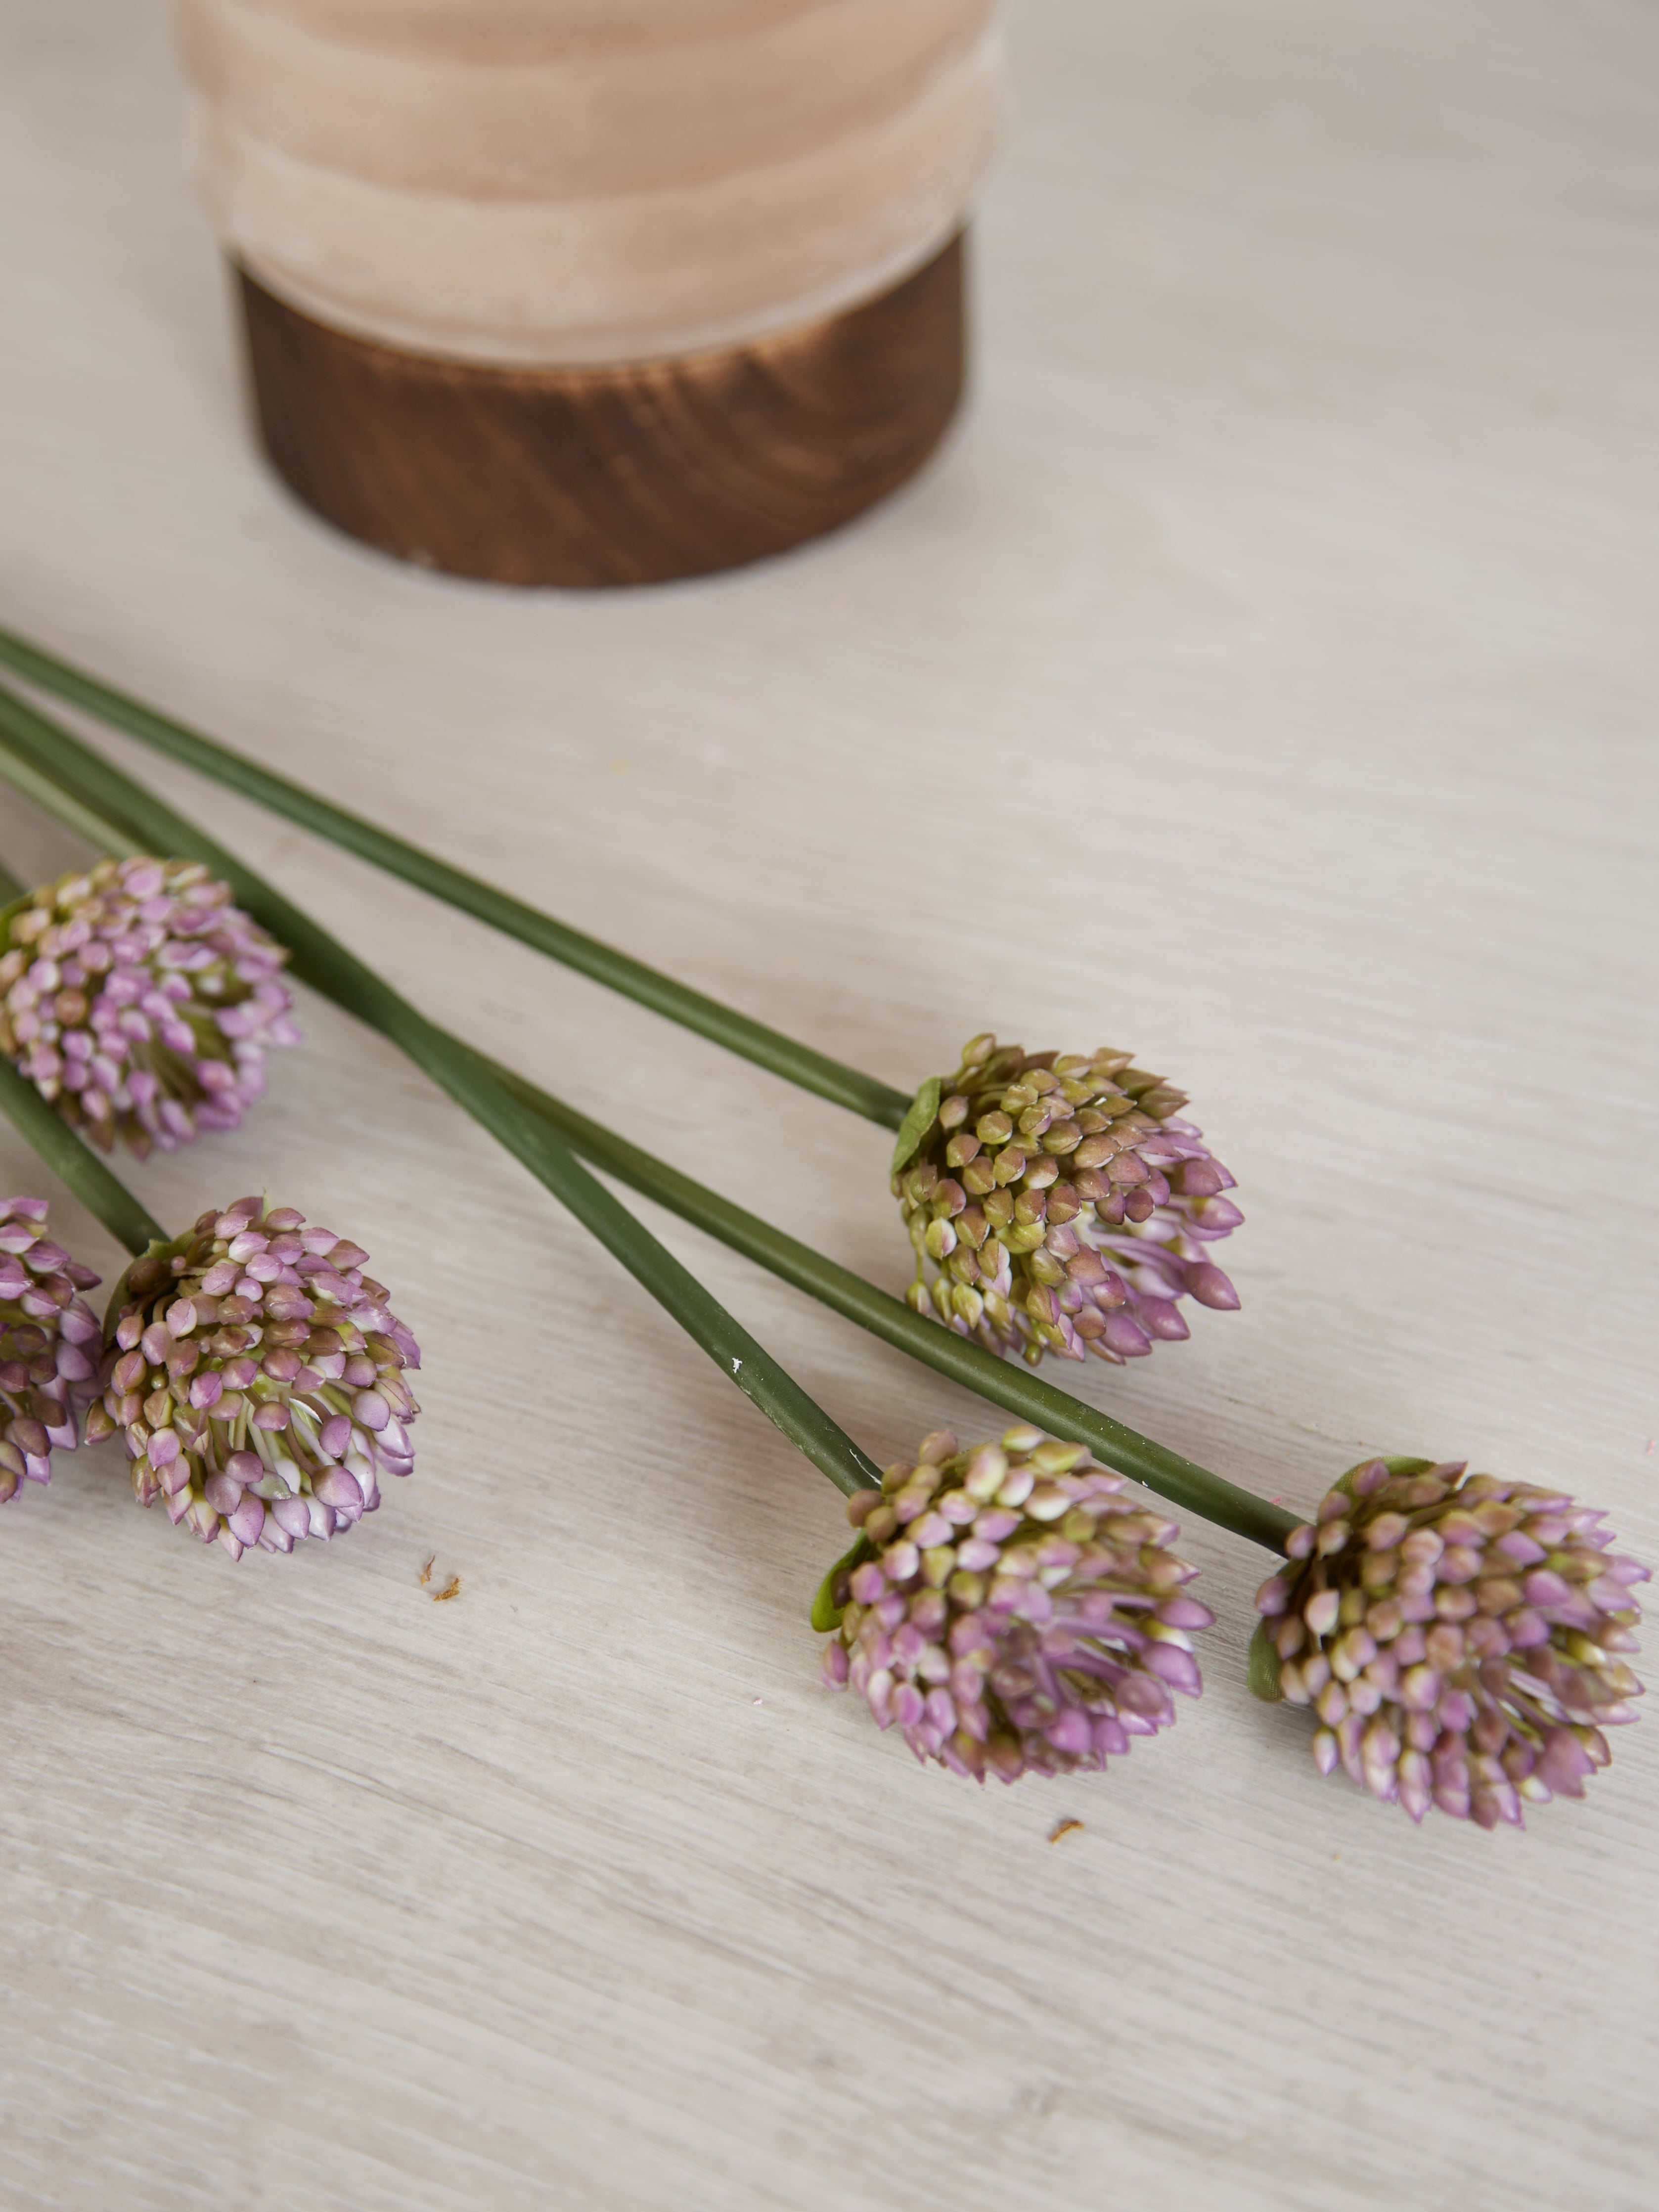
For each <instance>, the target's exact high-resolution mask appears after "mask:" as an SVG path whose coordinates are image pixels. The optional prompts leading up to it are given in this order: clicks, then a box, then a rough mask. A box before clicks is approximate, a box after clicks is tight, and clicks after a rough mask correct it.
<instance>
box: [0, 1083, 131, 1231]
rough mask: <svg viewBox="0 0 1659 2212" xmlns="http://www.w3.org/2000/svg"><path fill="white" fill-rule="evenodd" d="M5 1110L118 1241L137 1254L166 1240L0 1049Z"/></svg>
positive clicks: (1, 1106)
mask: <svg viewBox="0 0 1659 2212" xmlns="http://www.w3.org/2000/svg"><path fill="white" fill-rule="evenodd" d="M0 1110H3V1112H4V1113H5V1115H6V1118H7V1120H8V1121H10V1122H11V1123H12V1124H13V1125H14V1127H15V1128H16V1130H17V1132H18V1133H19V1135H20V1136H21V1137H23V1138H24V1139H26V1140H27V1143H28V1144H30V1145H31V1146H33V1148H34V1150H35V1152H37V1153H39V1155H40V1158H41V1160H42V1161H43V1162H44V1163H45V1164H46V1166H47V1167H49V1168H50V1169H51V1170H52V1173H53V1174H54V1175H55V1176H57V1177H58V1181H59V1182H61V1183H62V1184H63V1185H64V1188H66V1189H68V1190H70V1191H72V1192H73V1193H74V1194H75V1196H76V1198H78V1199H79V1200H80V1201H81V1203H82V1206H85V1207H86V1209H87V1211H88V1213H90V1214H92V1215H93V1216H94V1218H95V1219H97V1220H99V1221H101V1222H102V1223H103V1225H104V1226H105V1228H106V1229H107V1230H108V1231H109V1233H110V1235H111V1236H112V1237H113V1238H114V1239H115V1241H116V1243H118V1244H120V1245H123V1246H125V1249H126V1250H128V1251H129V1252H131V1253H133V1254H135V1255H137V1254H140V1253H143V1252H147V1251H148V1250H149V1248H150V1245H151V1244H152V1243H166V1242H167V1231H166V1230H165V1229H163V1228H162V1226H161V1223H160V1222H159V1221H157V1220H155V1219H154V1218H153V1217H152V1216H151V1215H149V1213H147V1212H145V1211H144V1209H143V1206H140V1205H139V1203H138V1201H137V1199H136V1198H135V1197H134V1196H133V1195H132V1193H131V1191H130V1190H129V1189H128V1188H126V1185H125V1183H123V1182H120V1181H119V1180H118V1178H117V1177H116V1176H113V1175H112V1174H111V1173H110V1171H109V1170H108V1169H107V1168H106V1166H105V1165H104V1163H103V1162H102V1160H100V1158H99V1157H98V1155H97V1153H96V1152H90V1151H88V1148H87V1146H85V1145H83V1144H82V1141H81V1139H79V1137H77V1136H76V1133H75V1132H74V1130H73V1129H71V1128H70V1127H68V1126H67V1124H66V1123H64V1121H61V1120H60V1119H59V1118H58V1115H57V1114H56V1113H55V1112H54V1111H53V1109H52V1108H51V1107H50V1106H49V1105H48V1104H47V1103H46V1100H45V1099H44V1098H43V1097H41V1096H40V1092H39V1091H37V1090H36V1089H35V1087H34V1085H33V1084H32V1083H29V1082H27V1081H26V1080H25V1079H24V1078H23V1077H22V1076H21V1075H20V1074H19V1073H17V1070H16V1069H15V1067H14V1066H12V1064H11V1062H10V1060H8V1059H7V1058H6V1056H5V1054H3V1053H0Z"/></svg>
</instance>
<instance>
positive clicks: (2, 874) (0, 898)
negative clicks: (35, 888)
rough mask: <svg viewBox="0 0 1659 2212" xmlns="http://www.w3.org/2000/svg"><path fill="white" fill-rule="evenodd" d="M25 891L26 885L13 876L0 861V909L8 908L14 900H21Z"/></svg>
mask: <svg viewBox="0 0 1659 2212" xmlns="http://www.w3.org/2000/svg"><path fill="white" fill-rule="evenodd" d="M27 890H28V885H27V884H26V883H24V882H23V881H22V880H21V878H20V877H17V876H15V875H13V873H12V872H11V870H10V869H9V867H8V866H6V864H5V862H4V861H3V860H0V907H4V906H9V905H10V904H11V902H12V901H13V900H14V899H20V898H22V897H23V896H25V895H26V894H27Z"/></svg>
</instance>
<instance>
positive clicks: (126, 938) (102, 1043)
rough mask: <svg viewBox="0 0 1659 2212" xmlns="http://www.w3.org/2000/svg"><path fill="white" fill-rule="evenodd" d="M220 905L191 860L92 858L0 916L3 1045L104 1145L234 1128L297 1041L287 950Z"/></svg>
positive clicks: (168, 1145)
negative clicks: (268, 1056)
mask: <svg viewBox="0 0 1659 2212" xmlns="http://www.w3.org/2000/svg"><path fill="white" fill-rule="evenodd" d="M230 900H231V891H230V886H229V885H228V884H221V883H216V882H214V881H213V879H212V878H210V876H209V874H208V872H207V870H206V869H205V868H204V867H203V866H200V865H199V864H198V863H197V862H196V861H194V860H100V862H99V864H98V866H96V867H95V868H93V869H91V870H90V871H88V872H87V873H85V874H82V875H68V876H60V877H59V878H58V881H57V882H56V883H55V884H47V885H46V887H45V889H44V890H38V891H36V892H35V893H34V895H33V897H32V898H30V899H28V900H27V902H24V903H23V904H22V905H21V906H19V907H16V908H13V909H12V910H11V913H10V915H9V922H7V923H6V924H3V925H0V1050H3V1051H4V1052H6V1053H8V1054H10V1056H11V1057H12V1059H13V1060H15V1062H16V1064H17V1066H18V1068H19V1069H20V1070H21V1073H23V1074H24V1075H26V1076H27V1078H28V1079H29V1080H30V1081H31V1082H32V1083H33V1085H34V1086H35V1088H36V1089H37V1090H38V1091H40V1095H41V1097H43V1098H47V1099H50V1100H51V1101H52V1103H54V1104H55V1105H56V1106H57V1108H58V1112H59V1113H60V1114H61V1115H63V1116H64V1120H65V1121H68V1122H69V1123H70V1125H71V1127H74V1128H76V1129H78V1130H80V1131H81V1132H82V1134H83V1135H85V1136H87V1137H88V1138H90V1139H91V1140H92V1142H93V1143H94V1144H95V1145H97V1146H99V1147H100V1150H102V1151H104V1152H108V1151H109V1149H110V1147H111V1146H112V1143H113V1142H114V1140H115V1139H116V1137H118V1136H119V1137H120V1138H122V1139H124V1140H125V1143H126V1144H127V1146H129V1147H130V1148H131V1150H132V1151H133V1152H136V1153H137V1155H138V1157H139V1158H141V1159H142V1158H143V1157H144V1156H145V1154H146V1153H147V1152H149V1149H150V1146H152V1145H159V1146H161V1148H162V1150H163V1151H165V1152H171V1151H173V1148H174V1147H175V1146H179V1145H180V1144H187V1143H188V1142H189V1141H190V1139H191V1138H192V1137H194V1136H196V1135H197V1133H198V1132H199V1131H201V1130H204V1129H234V1128H235V1127H237V1126H238V1124H239V1123H240V1121H241V1118H242V1115H243V1113H244V1112H245V1111H246V1108H247V1107H248V1105H249V1104H250V1103H251V1102H252V1100H253V1099H255V1098H257V1097H258V1095H259V1093H260V1091H263V1090H264V1057H265V1048H266V1047H267V1046H268V1045H273V1044H279V1045H280V1044H298V1042H300V1032H299V1030H297V1029H296V1028H295V1024H294V1023H293V1022H292V1021H291V1020H290V1019H289V1012H290V1009H291V1008H292V1006H293V1004H294V1001H293V1000H292V999H291V998H290V996H289V992H288V989H287V987H286V986H285V985H284V984H283V981H282V980H281V977H280V975H279V973H278V971H279V970H280V969H281V968H282V965H283V962H284V961H285V960H286V959H287V958H288V954H287V953H286V951H284V950H283V947H282V946H281V945H277V944H276V943H275V942H274V941H273V940H272V939H270V937H268V936H267V935H266V934H265V933H264V930H263V929H261V928H260V927H258V924H257V923H256V922H253V921H250V920H249V918H248V917H247V915H245V914H244V913H242V912H241V910H240V908H237V907H234V906H233V905H232V904H231V903H230Z"/></svg>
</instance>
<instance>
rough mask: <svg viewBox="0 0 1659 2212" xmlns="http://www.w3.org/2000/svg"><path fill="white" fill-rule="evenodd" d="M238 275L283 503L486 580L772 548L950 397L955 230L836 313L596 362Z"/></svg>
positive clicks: (900, 478)
mask: <svg viewBox="0 0 1659 2212" xmlns="http://www.w3.org/2000/svg"><path fill="white" fill-rule="evenodd" d="M239 276H240V288H241V301H242V310H243V314H244V318H245V320H246V331H247V346H248V361H249V366H250V368H251V371H252V385H253V396H254V404H255V406H256V409H257V410H258V422H259V428H260V432H261V435H262V436H263V438H264V445H265V450H266V451H267V453H269V454H270V459H271V460H272V462H273V463H274V464H275V465H276V469H277V471H279V473H280V474H281V475H282V476H283V477H284V478H285V479H286V481H287V482H288V483H289V485H290V486H291V487H292V489H294V490H295V492H296V493H297V494H298V495H299V496H300V497H301V499H302V500H303V501H305V503H306V505H307V507H313V508H315V510H316V512H317V513H319V514H320V515H322V516H324V517H325V519H326V520H328V521H330V522H331V523H333V524H335V525H336V526H337V527H338V528H339V529H341V530H343V531H346V532H349V534H350V535H351V536H352V537H354V538H362V539H363V540H364V541H365V542H366V543H367V544H370V545H376V546H379V547H380V550H382V551H383V552H386V553H392V554H396V555H397V556H398V557H399V558H400V559H402V560H405V561H415V562H420V563H421V564H422V566H425V567H428V568H445V569H448V570H450V571H451V572H452V573H453V574H456V575H461V576H482V577H486V578H488V579H489V580H491V581H492V582H495V583H500V584H527V585H534V584H560V585H565V586H576V587H582V586H588V587H592V586H603V585H617V584H653V583H663V582H666V581H668V580H670V579H671V578H673V577H677V576H698V575H705V574H708V573H709V572H711V571H712V570H715V569H720V568H738V567H741V566H742V565H743V564H744V562H750V561H758V560H762V559H763V558H764V557H765V556H767V555H768V554H771V553H781V552H784V551H786V550H787V549H788V548H789V547H790V546H792V545H799V544H802V543H803V542H804V541H805V539H807V538H817V537H819V536H821V535H822V534H823V532H825V531H828V530H835V529H836V528H838V527H839V526H841V525H842V523H844V522H849V521H851V520H852V519H853V517H854V515H857V514H861V513H863V512H864V510H865V508H866V507H870V506H872V505H873V504H874V502H875V501H877V500H879V499H882V498H884V497H885V495H887V494H888V493H889V492H890V491H892V490H894V489H896V487H897V486H898V485H899V484H901V483H903V482H904V480H905V478H906V477H908V476H910V475H912V474H913V473H914V472H915V470H916V469H918V468H919V467H920V466H921V464H922V462H923V461H924V460H926V459H927V455H928V454H929V453H931V452H932V451H933V447H935V446H936V445H937V444H938V442H939V438H940V436H941V435H943V433H944V430H945V426H946V424H947V423H948V422H950V420H951V416H952V414H953V413H954V412H955V411H956V408H957V402H958V400H959V398H961V393H962V380H963V252H962V240H961V237H960V236H959V235H958V236H957V237H956V238H954V239H952V240H951V243H950V244H949V245H948V246H946V247H945V249H944V251H943V252H941V253H939V254H938V255H937V256H936V257H935V258H934V259H933V260H932V261H930V262H929V263H928V264H927V266H926V267H925V268H923V269H921V270H917V272H916V274H915V276H910V277H908V278H907V279H906V280H905V282H904V283H902V284H898V285H896V286H895V287H894V288H893V289H892V290H890V291H889V292H885V293H884V294H882V295H881V296H880V297H879V298H878V299H875V300H872V301H868V302H866V304H865V305H864V306H862V307H853V308H849V309H848V310H847V311H846V312H845V313H842V314H839V315H832V316H829V317H827V318H826V319H824V320H823V321H822V322H817V323H812V324H809V325H804V326H802V327H801V328H799V329H797V330H793V331H785V332H784V333H782V334H781V336H779V337H770V338H766V339H763V340H761V341H759V342H757V343H754V344H750V345H742V346H733V347H730V348H726V349H720V350H716V351H711V352H708V353H701V354H691V355H685V356H679V357H678V358H675V359H672V360H669V361H659V362H641V363H636V364H635V365H633V366H629V367H623V368H595V369H586V368H584V369H557V370H554V369H518V368H480V367H478V366H476V365H475V364H472V363H470V362H456V361H442V360H438V359H435V358H434V357H432V356H427V355H422V354H413V353H404V352H402V351H400V350H399V349H396V348H394V347H391V346H382V345H374V344H370V343H367V342H366V341H364V340H362V339H361V338H355V337H348V336H347V335H346V334H345V333H344V332H343V331H337V330H332V329H330V328H329V327H328V326H327V325H325V324H322V323H319V322H316V321H313V319H312V318H311V317H310V316H308V315H302V314H301V313H298V311H297V310H296V309H295V308H293V307H288V306H285V305H284V304H283V301H280V300H278V299H276V298H275V297H274V296H273V295H271V294H270V292H267V291H266V290H265V289H264V287H263V286H262V285H260V284H259V283H257V282H256V280H255V279H254V278H253V277H252V276H249V275H248V274H247V272H246V270H240V271H239Z"/></svg>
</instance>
